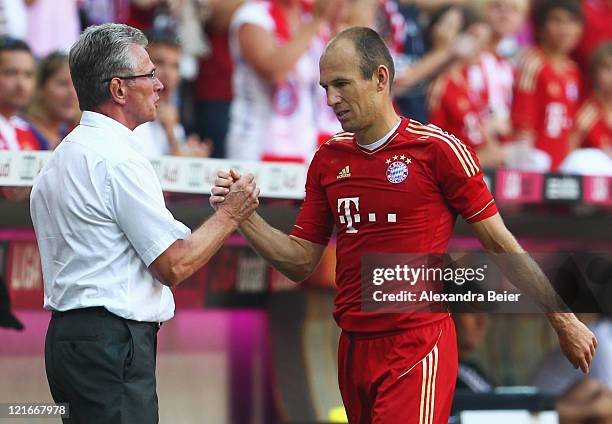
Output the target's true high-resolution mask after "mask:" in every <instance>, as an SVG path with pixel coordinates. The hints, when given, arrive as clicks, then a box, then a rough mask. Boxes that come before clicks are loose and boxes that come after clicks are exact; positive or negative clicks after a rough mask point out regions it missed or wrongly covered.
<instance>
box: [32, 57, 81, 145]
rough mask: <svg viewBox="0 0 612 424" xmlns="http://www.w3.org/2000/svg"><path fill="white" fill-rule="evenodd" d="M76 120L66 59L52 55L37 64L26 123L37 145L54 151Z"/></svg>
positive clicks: (75, 105) (77, 106)
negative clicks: (34, 84)
mask: <svg viewBox="0 0 612 424" xmlns="http://www.w3.org/2000/svg"><path fill="white" fill-rule="evenodd" d="M78 117H79V104H78V100H77V97H76V92H75V90H74V86H73V85H72V80H71V78H70V69H69V67H68V55H66V54H64V53H62V52H53V53H51V54H50V55H49V56H47V57H45V58H44V59H43V60H41V61H40V62H39V64H38V69H37V74H36V90H35V92H34V97H33V98H32V101H31V102H30V105H29V107H28V108H27V110H26V119H27V120H28V121H29V123H30V124H31V129H32V131H33V132H34V134H35V135H36V137H37V139H38V141H39V144H40V145H41V146H45V148H47V149H49V150H54V149H55V148H56V147H57V146H58V144H59V143H60V142H61V141H62V139H63V138H64V137H65V136H66V135H67V134H68V133H69V132H70V130H71V129H72V128H73V127H74V126H75V124H76V123H77V121H78Z"/></svg>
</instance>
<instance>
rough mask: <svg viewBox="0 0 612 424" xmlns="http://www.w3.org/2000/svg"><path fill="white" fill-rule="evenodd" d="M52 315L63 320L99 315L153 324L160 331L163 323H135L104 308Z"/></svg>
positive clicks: (75, 310) (91, 308) (82, 309)
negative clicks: (70, 317) (65, 318)
mask: <svg viewBox="0 0 612 424" xmlns="http://www.w3.org/2000/svg"><path fill="white" fill-rule="evenodd" d="M51 315H53V317H54V318H63V317H69V316H74V315H98V316H106V317H110V318H115V319H120V320H123V321H133V322H138V323H142V324H151V325H153V326H155V328H156V329H159V328H160V327H161V326H162V324H163V323H161V322H149V321H134V320H131V319H127V318H123V317H120V316H119V315H116V314H113V313H112V312H109V311H108V310H107V309H106V308H105V307H103V306H93V307H90V308H76V309H69V310H67V311H51Z"/></svg>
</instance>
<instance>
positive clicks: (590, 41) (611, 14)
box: [572, 0, 612, 75]
mask: <svg viewBox="0 0 612 424" xmlns="http://www.w3.org/2000/svg"><path fill="white" fill-rule="evenodd" d="M581 3H582V10H583V12H584V23H585V28H584V31H582V38H581V39H580V43H579V44H578V47H576V51H574V53H573V55H572V57H573V58H574V59H575V60H576V61H577V62H578V64H579V65H580V67H581V68H582V71H583V75H587V70H588V63H589V58H590V57H591V55H592V54H593V52H594V51H595V49H597V47H598V46H600V45H601V44H602V43H605V42H609V41H610V40H612V25H610V22H612V3H610V1H608V0H582V1H581Z"/></svg>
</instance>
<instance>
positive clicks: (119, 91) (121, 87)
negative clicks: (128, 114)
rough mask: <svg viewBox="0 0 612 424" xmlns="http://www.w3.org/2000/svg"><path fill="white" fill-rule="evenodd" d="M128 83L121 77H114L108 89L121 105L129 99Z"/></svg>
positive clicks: (112, 97) (115, 100)
mask: <svg viewBox="0 0 612 424" xmlns="http://www.w3.org/2000/svg"><path fill="white" fill-rule="evenodd" d="M126 88H127V87H126V84H125V82H124V81H123V80H121V79H119V78H113V79H112V80H110V82H109V83H108V89H109V91H110V94H111V99H112V100H113V102H115V103H118V104H120V105H124V104H125V102H126V100H127V90H126Z"/></svg>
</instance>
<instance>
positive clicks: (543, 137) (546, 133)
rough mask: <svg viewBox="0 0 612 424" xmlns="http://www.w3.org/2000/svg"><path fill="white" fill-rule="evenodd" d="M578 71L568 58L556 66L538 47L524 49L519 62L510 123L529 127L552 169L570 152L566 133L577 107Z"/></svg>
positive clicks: (568, 131) (570, 126) (522, 128)
mask: <svg viewBox="0 0 612 424" xmlns="http://www.w3.org/2000/svg"><path fill="white" fill-rule="evenodd" d="M579 87H580V74H579V71H578V68H577V67H576V65H575V64H574V62H572V61H571V60H569V59H568V60H567V61H566V62H565V63H564V65H563V69H555V67H554V66H553V64H552V63H551V62H550V61H549V59H548V58H547V57H546V56H544V54H543V53H542V51H541V50H540V49H538V48H529V49H527V50H526V51H525V52H524V53H523V55H522V57H521V59H520V61H519V65H518V70H517V77H516V80H515V86H514V95H513V102H512V125H513V126H514V129H515V130H517V131H520V130H529V131H531V132H532V133H533V134H534V136H535V147H537V148H538V149H541V150H543V151H545V152H546V153H548V155H549V156H550V159H551V170H552V171H555V170H556V169H557V168H558V167H559V165H560V164H561V162H562V161H563V159H564V158H565V156H566V155H567V153H568V152H569V133H570V131H571V129H572V126H573V121H574V117H575V115H576V111H577V109H578V101H579Z"/></svg>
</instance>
